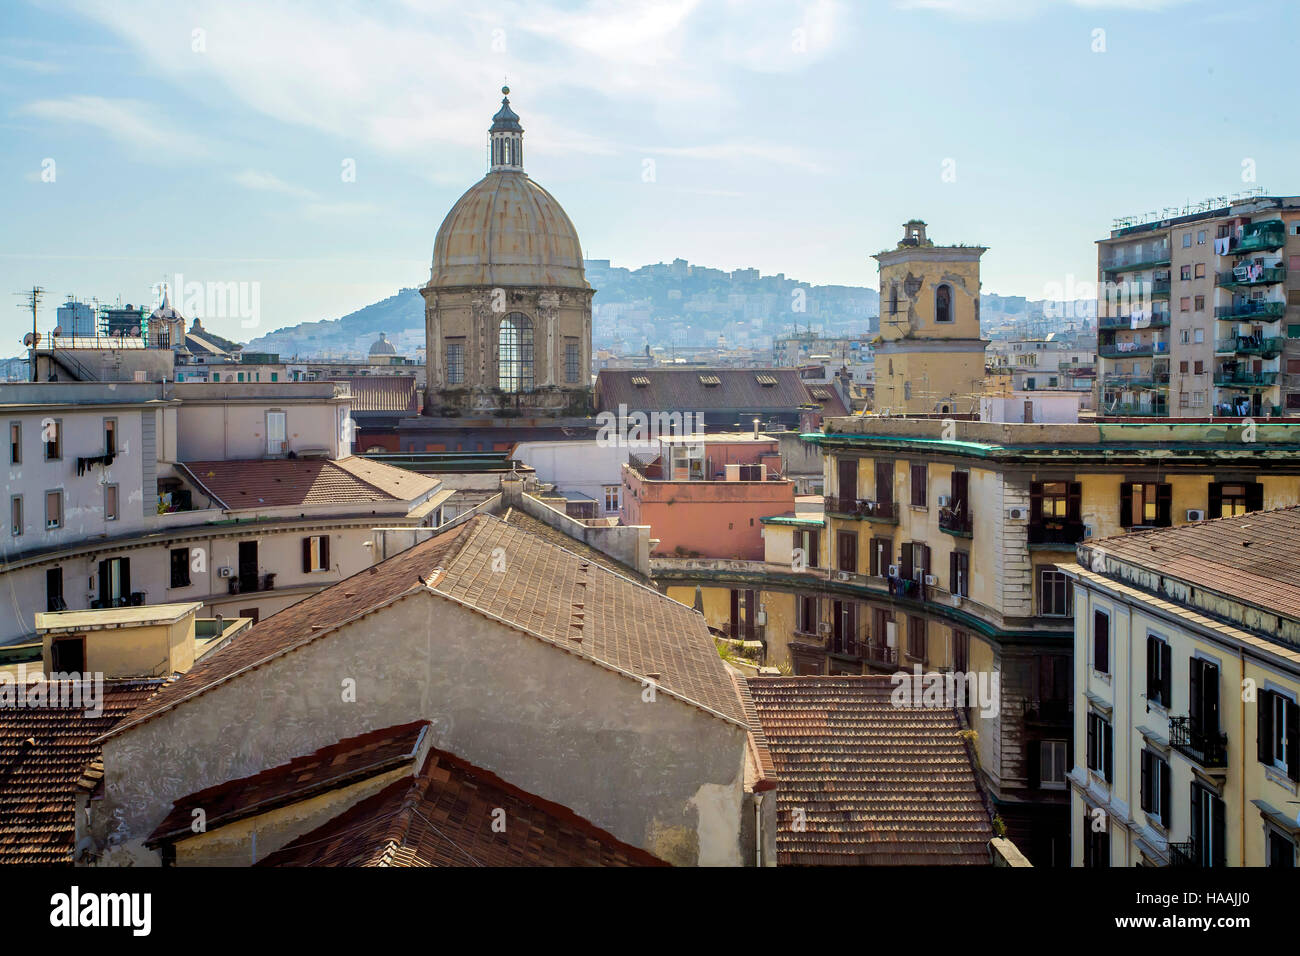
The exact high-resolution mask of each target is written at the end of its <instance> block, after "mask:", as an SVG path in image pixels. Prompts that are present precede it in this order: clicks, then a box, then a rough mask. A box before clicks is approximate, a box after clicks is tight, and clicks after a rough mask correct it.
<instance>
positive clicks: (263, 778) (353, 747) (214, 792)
mask: <svg viewBox="0 0 1300 956" xmlns="http://www.w3.org/2000/svg"><path fill="white" fill-rule="evenodd" d="M428 726H429V722H428V721H427V720H417V721H413V722H411V723H409V724H401V725H399V726H397V727H386V728H384V729H382V730H374V731H371V732H370V733H368V734H361V735H359V736H356V737H347V738H345V739H343V740H340V741H339V742H338V743H335V744H331V745H330V746H328V747H322V748H321V749H320V750H317V751H315V752H314V753H310V754H307V755H306V756H305V757H296V758H294V759H293V760H290V761H289V762H288V763H285V764H281V765H280V766H278V767H271V768H270V769H269V770H263V771H262V772H261V773H257V774H253V775H252V776H251V777H241V778H239V779H238V780H228V781H226V782H225V783H222V784H218V785H217V786H215V787H208V788H207V789H206V790H200V791H198V792H197V793H192V794H190V795H189V796H186V797H181V799H179V800H177V801H176V802H175V803H173V804H172V811H171V813H169V814H167V817H166V819H164V820H163V822H162V823H160V824H158V827H157V829H155V830H154V831H153V833H152V834H150V836H149V839H148V840H146V841H145V842H146V844H148V845H154V844H157V843H162V842H167V841H169V840H171V839H175V838H176V837H181V836H188V835H189V834H190V832H191V830H190V825H191V823H192V822H193V819H194V810H196V809H202V810H203V812H204V815H205V818H206V821H207V828H208V830H209V831H212V830H215V829H216V828H217V827H220V826H225V825H226V824H228V823H233V822H235V821H236V820H240V819H243V818H244V817H248V816H253V815H256V814H260V813H265V812H266V811H268V810H272V809H274V808H275V807H280V806H284V805H286V804H290V803H297V802H298V801H299V800H305V799H307V798H309V797H311V796H313V795H315V794H318V793H323V792H325V791H328V790H334V789H336V788H338V787H342V786H347V785H349V784H352V783H356V782H358V781H361V780H364V779H366V778H368V777H373V776H376V775H378V774H381V773H387V772H388V771H390V770H394V769H396V768H398V767H400V766H401V765H402V764H404V763H406V764H409V763H412V761H413V760H414V759H415V756H416V752H417V749H418V744H419V741H420V737H421V735H422V734H423V733H424V731H425V728H426V727H428ZM411 769H412V772H414V769H415V768H414V767H412V768H411Z"/></svg>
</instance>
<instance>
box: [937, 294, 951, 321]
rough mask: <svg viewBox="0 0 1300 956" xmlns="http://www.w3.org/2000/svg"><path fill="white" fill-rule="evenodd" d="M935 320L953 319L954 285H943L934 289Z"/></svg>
mask: <svg viewBox="0 0 1300 956" xmlns="http://www.w3.org/2000/svg"><path fill="white" fill-rule="evenodd" d="M934 321H936V322H951V321H952V287H951V286H946V285H941V286H939V288H937V289H935V290H934Z"/></svg>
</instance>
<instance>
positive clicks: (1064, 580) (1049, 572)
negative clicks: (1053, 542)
mask: <svg viewBox="0 0 1300 956" xmlns="http://www.w3.org/2000/svg"><path fill="white" fill-rule="evenodd" d="M1049 576H1051V577H1053V578H1059V579H1060V580H1059V581H1055V580H1054V581H1053V582H1052V585H1051V586H1052V588H1053V589H1055V587H1056V586H1057V585H1058V584H1059V585H1060V587H1061V602H1062V603H1063V605H1064V607H1065V610H1063V611H1055V610H1053V611H1049V610H1047V607H1048V603H1049V602H1048V601H1046V600H1045V599H1044V596H1045V595H1046V593H1047V587H1048V582H1047V578H1048V577H1049ZM1051 604H1052V606H1053V607H1055V606H1056V602H1055V601H1052V602H1051ZM1038 614H1039V616H1040V617H1073V616H1074V585H1073V584H1072V583H1071V581H1070V576H1069V575H1068V574H1066V573H1065V572H1064V571H1061V570H1060V569H1058V568H1056V567H1052V566H1048V565H1039V566H1038Z"/></svg>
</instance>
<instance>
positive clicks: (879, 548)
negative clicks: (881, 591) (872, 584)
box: [871, 538, 894, 578]
mask: <svg viewBox="0 0 1300 956" xmlns="http://www.w3.org/2000/svg"><path fill="white" fill-rule="evenodd" d="M893 563H894V541H893V539H892V538H872V539H871V574H872V576H873V577H878V578H883V577H885V576H887V575H888V573H889V566H890V565H891V564H893Z"/></svg>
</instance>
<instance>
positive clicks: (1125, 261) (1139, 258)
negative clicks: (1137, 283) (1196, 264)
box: [1101, 249, 1170, 272]
mask: <svg viewBox="0 0 1300 956" xmlns="http://www.w3.org/2000/svg"><path fill="white" fill-rule="evenodd" d="M1169 261H1170V260H1169V250H1168V249H1151V250H1145V251H1142V252H1138V253H1135V254H1133V255H1130V256H1115V257H1114V258H1113V259H1110V260H1109V261H1104V262H1102V264H1101V269H1102V271H1103V272H1135V271H1137V270H1138V269H1153V268H1155V267H1156V266H1167V265H1169Z"/></svg>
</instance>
